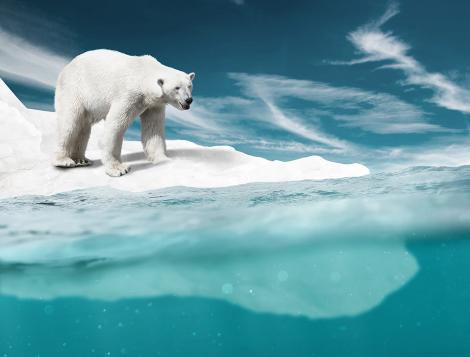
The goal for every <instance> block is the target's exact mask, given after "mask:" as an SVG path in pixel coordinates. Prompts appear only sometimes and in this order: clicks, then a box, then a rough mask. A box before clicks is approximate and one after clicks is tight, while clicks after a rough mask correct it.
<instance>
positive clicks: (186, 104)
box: [181, 97, 193, 110]
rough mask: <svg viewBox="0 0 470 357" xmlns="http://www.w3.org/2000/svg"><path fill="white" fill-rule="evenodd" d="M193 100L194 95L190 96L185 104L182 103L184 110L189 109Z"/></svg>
mask: <svg viewBox="0 0 470 357" xmlns="http://www.w3.org/2000/svg"><path fill="white" fill-rule="evenodd" d="M192 102H193V97H189V98H187V99H186V100H185V101H184V104H181V106H182V107H183V109H184V110H188V109H189V108H190V106H191V103H192Z"/></svg>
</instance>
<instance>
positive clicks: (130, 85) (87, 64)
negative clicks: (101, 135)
mask: <svg viewBox="0 0 470 357" xmlns="http://www.w3.org/2000/svg"><path fill="white" fill-rule="evenodd" d="M154 61H155V62H156V63H158V62H157V61H156V60H154ZM142 62H143V57H137V56H129V55H126V54H124V53H121V52H117V51H112V50H94V51H88V52H85V53H82V54H80V55H79V56H77V57H75V58H74V59H73V60H72V61H71V62H70V63H69V64H68V65H67V66H66V67H65V68H64V69H63V70H62V72H61V73H60V75H59V78H58V81H57V88H56V100H55V105H56V110H57V111H58V110H60V107H61V106H64V102H66V101H67V100H68V98H74V100H78V101H80V104H82V105H83V106H84V107H85V108H86V109H87V110H89V111H91V112H93V111H97V112H106V111H107V108H109V105H110V103H111V102H112V100H113V99H115V98H119V97H120V96H122V94H123V93H131V92H132V91H136V90H138V86H139V83H140V82H141V77H142V73H143V72H144V71H142Z"/></svg>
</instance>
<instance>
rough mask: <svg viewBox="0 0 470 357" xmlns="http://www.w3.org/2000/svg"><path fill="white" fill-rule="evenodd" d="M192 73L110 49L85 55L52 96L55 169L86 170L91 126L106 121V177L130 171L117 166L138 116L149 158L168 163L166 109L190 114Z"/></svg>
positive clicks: (72, 65) (66, 71) (73, 64)
mask: <svg viewBox="0 0 470 357" xmlns="http://www.w3.org/2000/svg"><path fill="white" fill-rule="evenodd" d="M193 79H194V73H190V74H186V73H184V72H181V71H178V70H176V69H174V68H171V67H167V66H164V65H163V64H161V63H160V62H158V61H157V60H156V59H155V58H153V57H151V56H129V55H126V54H124V53H120V52H117V51H110V50H95V51H89V52H85V53H83V54H81V55H79V56H77V57H75V58H74V59H73V60H72V61H71V62H70V63H69V64H68V65H67V66H66V67H65V68H64V69H63V70H62V72H61V73H60V75H59V79H58V81H57V88H56V92H55V108H56V112H57V120H58V142H57V151H56V156H55V161H54V165H55V166H58V167H76V166H86V165H89V164H90V163H91V162H90V160H88V159H87V158H86V157H85V150H86V147H87V143H88V139H89V137H90V131H91V126H92V125H93V124H95V123H97V122H98V121H100V120H102V119H105V130H104V136H103V140H102V143H103V156H102V159H103V164H104V167H105V170H106V173H107V174H108V175H110V176H121V175H124V174H126V173H127V172H129V166H128V165H126V164H123V163H122V162H121V148H122V141H123V137H124V133H125V131H126V130H127V128H128V126H129V124H130V123H131V122H132V120H133V119H134V118H135V117H136V116H140V118H141V121H142V145H143V148H144V152H145V154H146V156H147V158H148V159H149V160H151V161H153V162H158V161H160V160H163V159H165V158H166V145H165V106H166V104H171V105H173V106H174V107H176V108H178V109H180V110H184V109H189V105H188V104H187V102H186V101H187V100H189V99H190V98H191V99H192V80H193Z"/></svg>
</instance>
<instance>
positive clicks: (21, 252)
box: [0, 167, 470, 357]
mask: <svg viewBox="0 0 470 357" xmlns="http://www.w3.org/2000/svg"><path fill="white" fill-rule="evenodd" d="M0 212H1V214H0V274H1V275H0V357H1V356H21V357H23V356H53V357H55V356H122V355H128V356H345V355H347V356H374V357H375V356H445V355H454V356H468V355H470V167H460V168H426V167H417V168H413V169H408V170H406V171H402V172H398V173H394V174H375V175H371V176H369V177H363V178H354V179H342V180H328V181H304V182H292V183H277V184H271V183H270V184H262V183H259V184H251V185H244V186H238V187H231V188H220V189H190V188H172V189H165V190H159V191H153V192H145V193H127V192H120V191H114V190H108V189H93V190H86V191H75V192H69V193H63V194H58V195H55V196H50V197H39V196H38V197H21V198H14V199H8V200H3V201H0Z"/></svg>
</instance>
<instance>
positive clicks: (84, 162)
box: [74, 157, 93, 166]
mask: <svg viewBox="0 0 470 357" xmlns="http://www.w3.org/2000/svg"><path fill="white" fill-rule="evenodd" d="M74 161H75V164H76V166H90V165H93V161H91V160H90V159H88V158H86V157H83V158H81V159H74Z"/></svg>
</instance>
